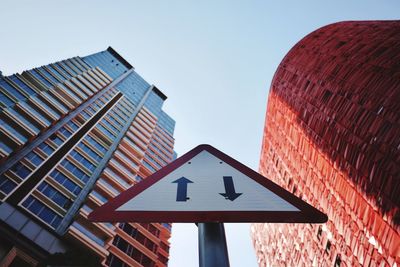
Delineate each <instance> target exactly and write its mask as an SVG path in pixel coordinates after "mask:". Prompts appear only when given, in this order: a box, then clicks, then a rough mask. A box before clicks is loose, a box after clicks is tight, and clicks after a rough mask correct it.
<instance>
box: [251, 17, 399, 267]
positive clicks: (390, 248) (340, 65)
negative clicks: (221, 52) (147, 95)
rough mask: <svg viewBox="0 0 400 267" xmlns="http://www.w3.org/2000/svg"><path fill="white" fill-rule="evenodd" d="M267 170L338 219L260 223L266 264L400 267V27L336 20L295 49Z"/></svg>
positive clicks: (279, 84) (285, 70)
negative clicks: (313, 222)
mask: <svg viewBox="0 0 400 267" xmlns="http://www.w3.org/2000/svg"><path fill="white" fill-rule="evenodd" d="M259 169H260V172H261V173H262V174H263V175H264V176H266V177H269V178H270V179H271V180H273V181H274V182H276V183H278V184H279V185H281V186H283V187H284V188H286V189H287V190H289V191H291V192H293V193H294V194H296V195H297V196H299V197H301V198H302V199H304V200H306V201H307V202H308V203H310V204H312V205H313V206H315V207H317V208H318V209H320V210H322V211H323V212H325V213H327V215H328V217H329V221H328V222H327V224H326V225H309V224H297V225H294V224H278V225H276V224H268V225H267V224H253V225H252V237H253V242H254V247H255V249H256V253H257V256H258V260H259V265H260V266H360V265H361V266H398V265H399V263H400V209H399V204H400V21H369V22H364V21H360V22H355V21H351V22H340V23H335V24H332V25H328V26H326V27H323V28H321V29H318V30H316V31H315V32H313V33H311V34H309V35H308V36H306V37H305V38H304V39H303V40H301V41H300V42H299V43H297V44H296V45H295V46H294V47H293V48H292V49H291V50H290V52H289V53H288V54H287V55H286V56H285V58H284V59H283V61H282V62H281V64H280V65H279V67H278V69H277V71H276V73H275V76H274V79H273V81H272V84H271V90H270V94H269V99H268V108H267V114H266V122H265V129H264V136H263V145H262V152H261V159H260V168H259Z"/></svg>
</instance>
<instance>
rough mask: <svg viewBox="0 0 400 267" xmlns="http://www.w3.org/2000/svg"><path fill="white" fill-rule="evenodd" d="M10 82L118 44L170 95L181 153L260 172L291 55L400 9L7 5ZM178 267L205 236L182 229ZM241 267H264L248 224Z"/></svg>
mask: <svg viewBox="0 0 400 267" xmlns="http://www.w3.org/2000/svg"><path fill="white" fill-rule="evenodd" d="M0 4H1V5H0V7H1V15H0V25H1V27H0V34H1V35H0V36H1V41H0V70H2V71H3V73H4V74H6V75H8V74H12V73H14V72H20V71H22V70H24V69H28V68H32V67H36V66H40V65H45V64H48V63H50V62H54V61H57V60H60V59H65V58H69V57H73V56H76V55H79V56H84V55H87V54H91V53H94V52H97V51H100V50H104V49H106V48H107V47H108V46H109V45H110V46H112V47H113V48H114V49H115V50H117V51H118V52H119V53H120V54H121V55H122V56H123V57H124V58H125V59H126V60H128V61H129V62H130V63H131V64H132V65H133V66H134V67H135V68H136V70H137V72H138V73H139V74H141V75H142V76H143V77H144V78H145V79H146V80H147V81H148V82H149V83H154V84H155V85H156V86H157V87H159V88H160V89H161V90H162V91H163V92H164V93H165V94H166V95H167V96H168V99H167V101H166V102H165V108H164V109H165V110H166V111H167V112H168V113H169V114H170V115H171V116H172V117H173V118H174V119H175V120H176V122H177V124H176V130H175V138H176V151H177V152H178V153H179V154H180V155H181V154H183V153H185V152H186V151H188V150H190V149H191V148H193V147H194V146H196V145H198V144H200V143H209V144H211V145H213V146H215V147H217V148H219V149H220V150H222V151H224V152H225V153H227V154H229V155H231V156H232V157H234V158H236V159H238V160H239V161H241V162H243V163H244V164H246V165H248V166H249V167H251V168H253V169H256V170H257V168H258V160H259V153H260V148H261V138H262V131H263V125H264V117H265V109H266V101H267V95H268V88H269V86H270V83H271V80H272V77H273V74H274V72H275V70H276V68H277V66H278V64H279V62H280V61H281V60H282V58H283V57H284V55H285V54H286V53H287V52H288V51H289V49H290V48H291V47H292V46H293V45H294V44H295V43H296V42H298V41H299V40H300V39H301V38H302V37H304V36H305V35H306V34H308V33H310V32H312V31H314V30H316V29H317V28H319V27H321V26H324V25H326V24H329V23H333V22H337V21H343V20H373V19H399V17H400V1H394V0H393V1H383V0H381V1H378V0H376V1H372V0H364V1H361V0H360V1H351V0H341V1H329V2H328V1H317V0H314V1H307V0H302V1H294V0H293V1H274V2H273V1H267V0H265V1H244V0H243V1H227V0H226V1H171V0H169V1H132V0H130V1H119V0H113V1H98V0H97V1H95V0H88V1H73V0H58V1H54V0H48V1H40V0H35V1H33V0H25V1H18V0H10V1H8V0H6V1H4V0H1V1H0ZM173 234H174V236H173V238H172V240H171V241H172V247H171V251H170V252H171V258H170V266H185V267H186V266H198V258H197V228H196V226H195V225H193V224H179V225H175V226H174V228H173ZM227 239H228V247H229V253H230V259H231V266H254V265H256V260H255V257H254V253H253V249H252V245H251V242H250V238H249V227H248V225H247V224H229V225H227Z"/></svg>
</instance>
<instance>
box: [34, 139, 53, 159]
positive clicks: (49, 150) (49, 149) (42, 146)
mask: <svg viewBox="0 0 400 267" xmlns="http://www.w3.org/2000/svg"><path fill="white" fill-rule="evenodd" d="M38 148H40V149H41V150H42V151H43V152H44V153H46V154H47V155H48V156H50V155H51V154H52V153H53V152H54V149H53V148H52V147H51V146H50V145H48V144H46V143H45V142H43V143H41V144H40V145H38Z"/></svg>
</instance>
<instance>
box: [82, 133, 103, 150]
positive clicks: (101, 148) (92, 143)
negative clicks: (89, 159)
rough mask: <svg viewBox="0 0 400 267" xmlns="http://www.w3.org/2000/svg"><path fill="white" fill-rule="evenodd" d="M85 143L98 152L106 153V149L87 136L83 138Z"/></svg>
mask: <svg viewBox="0 0 400 267" xmlns="http://www.w3.org/2000/svg"><path fill="white" fill-rule="evenodd" d="M85 139H86V141H88V142H89V143H90V144H91V145H92V146H94V147H95V148H97V149H98V150H99V151H100V152H103V153H106V152H107V149H106V148H105V147H104V146H103V145H102V144H100V143H99V142H98V141H96V140H95V139H93V137H91V136H89V135H87V136H86V137H85Z"/></svg>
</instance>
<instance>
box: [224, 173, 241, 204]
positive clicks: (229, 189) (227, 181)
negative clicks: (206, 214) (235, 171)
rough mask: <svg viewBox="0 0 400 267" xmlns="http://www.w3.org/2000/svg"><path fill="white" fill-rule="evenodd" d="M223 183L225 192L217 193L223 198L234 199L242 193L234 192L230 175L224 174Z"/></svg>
mask: <svg viewBox="0 0 400 267" xmlns="http://www.w3.org/2000/svg"><path fill="white" fill-rule="evenodd" d="M224 185H225V193H219V194H220V195H221V196H223V197H225V199H229V200H230V201H234V200H235V199H237V198H238V197H239V196H240V195H241V194H242V193H236V191H235V185H234V184H233V179H232V176H224Z"/></svg>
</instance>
